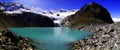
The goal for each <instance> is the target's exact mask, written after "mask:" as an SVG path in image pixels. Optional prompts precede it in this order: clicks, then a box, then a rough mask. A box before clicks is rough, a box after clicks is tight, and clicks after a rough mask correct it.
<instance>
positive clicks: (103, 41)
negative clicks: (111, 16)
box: [70, 22, 120, 50]
mask: <svg viewBox="0 0 120 50" xmlns="http://www.w3.org/2000/svg"><path fill="white" fill-rule="evenodd" d="M74 28H76V29H79V30H86V31H89V32H92V33H94V34H93V35H91V36H89V37H87V38H85V39H82V40H78V41H76V42H73V43H70V45H71V48H72V50H120V22H116V23H113V24H103V25H89V26H85V25H82V26H78V27H74Z"/></svg>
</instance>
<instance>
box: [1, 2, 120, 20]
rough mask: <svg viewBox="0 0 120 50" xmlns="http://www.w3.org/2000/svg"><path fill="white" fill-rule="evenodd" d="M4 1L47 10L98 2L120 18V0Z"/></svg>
mask: <svg viewBox="0 0 120 50" xmlns="http://www.w3.org/2000/svg"><path fill="white" fill-rule="evenodd" d="M0 1H2V2H3V1H4V2H20V3H22V4H23V5H26V6H28V7H40V8H42V9H46V10H59V9H67V10H72V9H80V8H81V7H82V6H84V4H88V3H90V2H96V3H98V4H101V5H102V6H103V7H105V8H106V9H107V10H108V11H109V12H110V14H111V16H112V17H113V18H119V19H120V0H0Z"/></svg>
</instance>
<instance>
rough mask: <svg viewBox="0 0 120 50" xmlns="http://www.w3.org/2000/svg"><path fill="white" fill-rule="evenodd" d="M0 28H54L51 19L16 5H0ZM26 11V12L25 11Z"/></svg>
mask: <svg viewBox="0 0 120 50" xmlns="http://www.w3.org/2000/svg"><path fill="white" fill-rule="evenodd" d="M0 8H1V9H0V26H3V27H54V26H55V25H54V23H53V21H52V19H50V18H49V17H47V16H44V15H41V14H37V13H34V12H30V11H28V10H27V9H25V8H24V7H23V6H22V5H17V4H16V3H11V2H10V3H4V2H1V3H0ZM23 10H24V11H23ZM25 10H26V11H25Z"/></svg>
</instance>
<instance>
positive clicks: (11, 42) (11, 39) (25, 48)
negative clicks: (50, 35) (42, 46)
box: [0, 29, 36, 50]
mask: <svg viewBox="0 0 120 50" xmlns="http://www.w3.org/2000/svg"><path fill="white" fill-rule="evenodd" d="M29 41H30V40H29V39H27V38H23V37H20V36H16V35H15V34H14V33H12V32H11V31H9V30H8V29H1V30H0V50H4V49H5V50H36V47H35V46H33V45H32V44H30V43H29Z"/></svg>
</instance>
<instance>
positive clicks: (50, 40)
mask: <svg viewBox="0 0 120 50" xmlns="http://www.w3.org/2000/svg"><path fill="white" fill-rule="evenodd" d="M8 29H9V30H10V31H11V32H13V33H14V34H16V35H17V36H21V37H25V38H29V39H31V42H30V43H32V44H33V45H34V46H36V47H37V48H38V49H39V50H71V49H70V47H69V46H68V44H69V43H70V42H75V41H77V40H80V39H84V38H85V37H87V36H89V35H91V34H92V33H90V32H87V31H80V30H75V29H71V28H68V27H28V28H27V27H26V28H8Z"/></svg>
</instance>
